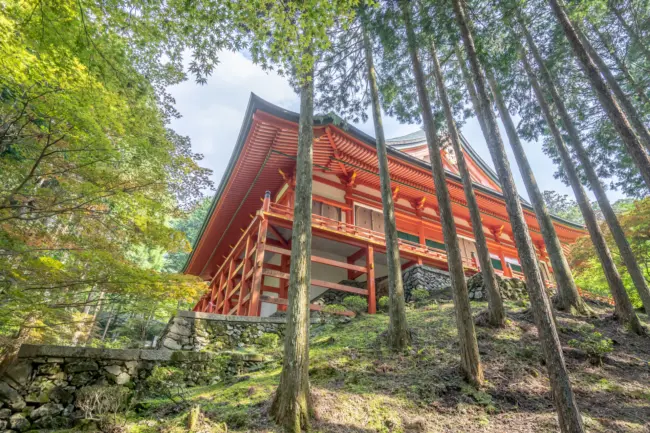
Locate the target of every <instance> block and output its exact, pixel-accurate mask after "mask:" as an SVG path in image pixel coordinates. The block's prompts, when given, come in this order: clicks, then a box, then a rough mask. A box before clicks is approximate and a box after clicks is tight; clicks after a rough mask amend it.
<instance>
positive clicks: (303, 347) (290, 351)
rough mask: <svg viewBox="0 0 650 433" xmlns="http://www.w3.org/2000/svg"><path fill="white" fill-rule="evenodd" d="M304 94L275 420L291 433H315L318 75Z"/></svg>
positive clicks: (303, 89)
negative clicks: (312, 328) (312, 360)
mask: <svg viewBox="0 0 650 433" xmlns="http://www.w3.org/2000/svg"><path fill="white" fill-rule="evenodd" d="M304 80H305V81H304V82H303V84H302V86H301V88H300V120H299V124H298V155H297V160H296V192H295V197H296V198H295V203H294V210H293V230H292V233H291V270H290V275H289V305H288V306H287V329H286V333H285V337H284V357H283V360H282V373H281V374H280V384H279V385H278V389H277V391H276V393H275V397H274V399H273V403H272V405H271V415H272V416H273V418H274V419H275V421H276V422H277V423H278V424H280V425H282V426H283V427H284V428H285V431H287V432H292V433H298V432H300V431H301V430H302V429H303V428H304V429H306V430H308V429H309V418H310V416H311V415H312V402H311V395H310V391H309V289H310V286H311V211H312V203H311V200H312V198H311V194H312V164H313V162H312V159H313V144H314V130H313V126H314V83H313V74H312V75H311V76H307V77H305V78H304Z"/></svg>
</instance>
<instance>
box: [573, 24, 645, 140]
mask: <svg viewBox="0 0 650 433" xmlns="http://www.w3.org/2000/svg"><path fill="white" fill-rule="evenodd" d="M576 32H577V33H578V36H579V37H580V40H581V41H582V43H583V45H584V46H585V48H586V49H587V53H588V54H589V57H591V59H592V60H593V61H594V62H595V63H596V66H598V68H599V69H600V72H601V73H602V75H603V77H605V81H607V84H608V85H609V87H610V88H611V89H612V92H613V93H614V96H615V97H616V100H617V101H618V103H619V105H620V106H621V108H622V109H623V112H624V113H625V116H627V118H628V120H629V121H630V124H631V125H632V127H633V128H634V130H635V131H636V133H637V134H638V136H639V139H640V140H641V143H643V145H644V146H645V148H646V149H648V150H650V133H649V132H648V128H646V126H645V125H644V124H643V121H642V120H641V116H640V115H639V112H638V111H637V109H636V108H635V107H634V104H632V101H630V98H628V96H627V95H626V94H625V92H624V91H623V89H622V88H621V86H620V85H619V84H618V81H616V78H615V77H614V74H612V71H611V70H610V69H609V66H607V63H605V61H604V60H603V58H602V57H600V54H598V52H597V51H596V50H595V49H594V47H593V46H592V45H591V42H589V39H588V38H587V37H586V36H585V34H584V32H583V31H582V30H581V29H580V28H579V27H577V26H576Z"/></svg>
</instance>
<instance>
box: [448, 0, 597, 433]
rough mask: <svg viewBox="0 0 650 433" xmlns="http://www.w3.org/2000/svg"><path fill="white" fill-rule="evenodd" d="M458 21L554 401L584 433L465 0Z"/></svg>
mask: <svg viewBox="0 0 650 433" xmlns="http://www.w3.org/2000/svg"><path fill="white" fill-rule="evenodd" d="M452 4H453V7H454V14H455V15H456V21H457V24H458V27H459V30H460V33H461V35H462V39H463V44H464V46H465V50H466V52H467V58H468V60H469V63H470V66H471V71H472V75H473V78H474V84H475V85H476V93H477V96H478V98H479V101H478V102H479V106H478V107H475V108H476V110H477V111H480V112H482V113H483V116H484V118H485V123H486V127H487V130H488V134H487V136H486V137H485V138H486V141H487V144H488V148H489V150H490V154H491V156H492V161H493V162H494V165H495V167H496V170H497V174H498V176H499V181H500V183H501V188H502V190H503V195H504V198H505V201H506V208H507V210H508V216H509V217H510V224H511V227H512V231H513V236H514V240H515V245H516V246H517V251H518V253H519V261H520V263H521V266H522V268H523V271H524V276H525V277H526V288H527V290H528V296H529V298H530V302H531V310H532V311H533V317H534V319H535V323H536V324H537V329H538V331H539V339H540V343H541V346H542V351H543V353H544V358H545V360H546V366H547V369H548V374H549V379H550V383H551V389H552V391H553V397H554V398H553V400H554V402H555V407H556V410H557V412H558V421H559V424H560V429H561V430H562V431H563V432H565V433H568V432H571V433H575V432H583V431H584V427H583V425H582V417H581V416H580V411H579V409H578V405H577V404H576V401H575V397H574V395H573V389H572V388H571V381H570V380H569V374H568V372H567V369H566V365H565V364H564V356H563V355H562V346H561V344H560V340H559V338H558V335H557V331H556V329H555V321H554V319H553V312H552V309H551V304H550V302H549V299H548V297H547V296H546V292H545V287H544V283H543V281H542V275H541V273H540V270H539V265H538V263H537V257H536V255H535V250H534V248H533V244H532V241H531V238H530V233H529V232H528V226H527V225H526V221H525V220H524V213H523V211H522V209H521V203H520V201H519V195H518V194H517V189H516V187H515V183H514V180H513V178H512V171H511V170H510V164H509V162H508V157H507V156H506V151H505V147H504V145H503V141H502V140H501V135H500V133H499V129H498V125H497V121H496V118H495V116H494V113H493V112H492V109H491V107H490V101H489V96H488V91H487V88H486V85H485V81H484V79H483V76H482V73H481V65H480V63H479V60H478V56H477V53H476V47H475V46H474V39H473V37H472V34H471V32H470V29H469V26H468V22H467V18H466V16H465V11H464V10H463V6H462V3H461V0H452Z"/></svg>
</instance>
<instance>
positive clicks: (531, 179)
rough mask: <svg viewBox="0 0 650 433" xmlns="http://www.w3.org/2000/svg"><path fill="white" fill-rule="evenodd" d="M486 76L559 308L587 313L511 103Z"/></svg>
mask: <svg viewBox="0 0 650 433" xmlns="http://www.w3.org/2000/svg"><path fill="white" fill-rule="evenodd" d="M487 78H488V82H489V84H490V88H491V89H492V94H493V95H494V100H495V101H496V104H497V108H498V110H499V114H500V115H501V121H502V122H503V126H504V127H505V129H506V133H507V134H508V141H510V147H512V152H513V153H514V154H515V159H516V160H517V165H518V166H519V171H520V172H521V177H522V178H523V180H524V185H525V186H526V191H528V196H529V197H530V201H531V203H532V204H533V208H534V209H535V215H536V216H537V222H538V223H539V227H540V229H541V231H542V237H543V238H544V244H545V245H546V251H548V256H549V258H550V259H551V265H552V266H553V273H554V275H555V281H556V284H557V293H558V297H557V306H558V308H559V309H560V310H569V311H570V310H571V309H572V308H573V309H575V310H577V311H578V312H579V313H581V314H587V313H588V308H587V305H586V304H585V302H584V301H583V300H582V298H581V297H580V295H579V294H578V288H577V287H576V283H575V281H574V280H573V275H571V269H569V263H568V262H567V260H566V257H565V256H564V252H563V251H562V245H561V244H560V240H559V239H558V237H557V232H556V231H555V226H554V225H553V220H552V219H551V215H550V214H549V212H548V209H547V208H546V204H545V203H544V197H543V196H542V192H541V191H540V190H539V186H537V180H536V179H535V175H534V174H533V170H532V168H531V167H530V164H529V162H528V157H527V156H526V151H525V150H524V147H523V146H522V144H521V141H520V140H519V134H517V128H516V127H515V124H514V122H513V121H512V117H510V112H509V111H508V106H507V105H506V102H505V101H504V99H503V95H502V94H501V89H499V85H498V84H497V82H496V80H495V79H494V74H493V73H492V71H487Z"/></svg>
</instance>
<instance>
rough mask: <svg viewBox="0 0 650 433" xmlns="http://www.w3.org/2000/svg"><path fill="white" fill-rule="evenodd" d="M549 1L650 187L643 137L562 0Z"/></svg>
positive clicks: (649, 167) (592, 86)
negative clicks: (627, 114) (581, 36)
mask: <svg viewBox="0 0 650 433" xmlns="http://www.w3.org/2000/svg"><path fill="white" fill-rule="evenodd" d="M548 2H549V4H550V5H551V9H552V10H553V13H554V14H555V16H556V18H557V20H558V21H559V23H560V27H561V28H562V30H563V31H564V35H565V36H566V38H567V39H568V40H569V44H570V45H571V48H572V49H573V53H574V55H575V56H576V57H577V58H578V60H579V61H580V64H581V65H582V68H583V70H584V71H585V74H586V75H587V78H588V79H589V82H590V83H591V88H592V89H593V91H594V92H595V93H596V96H598V100H599V101H600V105H601V106H602V107H603V109H604V110H605V112H606V113H607V116H608V117H609V119H610V121H611V122H612V125H613V126H614V129H615V130H616V132H617V133H618V135H619V136H620V137H621V140H622V141H623V143H624V144H625V147H626V148H627V151H628V153H629V154H630V156H631V157H632V159H633V160H634V163H635V164H636V166H637V168H638V169H639V172H640V173H641V176H642V177H643V180H644V181H645V183H646V186H647V187H648V188H650V158H649V157H648V153H647V152H646V149H645V148H644V146H643V144H642V143H641V140H639V137H638V136H637V135H636V134H635V133H634V130H633V129H632V126H631V125H630V122H629V120H628V118H627V117H626V116H625V114H623V112H622V111H621V107H620V106H619V105H618V103H617V102H616V100H615V99H614V97H613V96H612V94H611V93H610V88H609V86H607V83H605V81H603V78H602V77H601V76H600V71H599V70H598V68H597V67H596V65H595V64H594V61H593V60H592V59H591V57H590V56H589V54H588V53H587V49H586V48H585V46H584V44H583V43H582V42H581V41H580V37H579V36H578V33H577V32H576V30H575V28H574V26H573V24H572V23H571V20H570V19H569V17H568V15H567V14H566V11H565V10H564V7H563V6H562V5H560V3H559V0H548ZM523 27H525V26H523Z"/></svg>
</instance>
